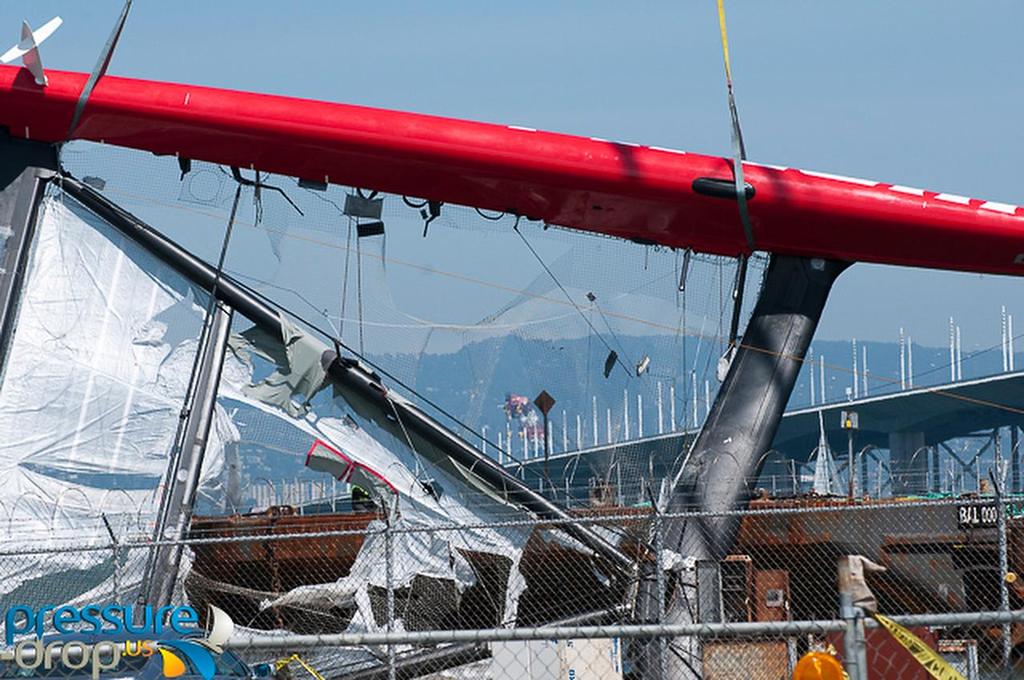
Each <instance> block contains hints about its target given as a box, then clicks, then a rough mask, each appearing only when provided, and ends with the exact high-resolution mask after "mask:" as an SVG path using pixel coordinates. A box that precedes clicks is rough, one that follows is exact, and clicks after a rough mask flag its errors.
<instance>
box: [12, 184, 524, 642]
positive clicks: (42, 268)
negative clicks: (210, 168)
mask: <svg viewBox="0 0 1024 680" xmlns="http://www.w3.org/2000/svg"><path fill="white" fill-rule="evenodd" d="M202 295H203V294H202V293H201V292H198V291H196V290H195V289H194V288H193V286H192V285H191V284H190V283H189V282H188V281H187V280H185V279H184V278H183V277H182V276H180V275H179V274H177V273H176V272H174V271H173V270H172V269H171V268H170V267H168V266H166V265H164V264H163V263H161V262H160V261H159V260H157V259H156V258H154V257H153V256H151V255H150V254H149V253H148V252H146V251H145V250H144V249H143V248H141V247H140V246H139V245H138V244H136V243H135V242H133V241H131V240H130V239H128V238H126V237H125V236H123V235H122V234H121V233H120V232H118V231H117V230H116V229H114V228H112V227H110V226H109V225H107V224H106V223H104V222H103V221H102V220H101V219H100V218H98V217H97V216H95V215H93V214H92V213H90V212H89V211H88V210H86V209H85V208H83V207H82V206H81V205H79V204H78V203H76V202H75V201H73V200H72V199H69V198H65V197H62V196H61V195H60V194H55V195H53V196H50V197H47V198H46V199H45V200H44V201H43V204H42V206H41V208H40V218H39V219H38V223H37V234H36V236H35V242H34V245H33V248H32V252H31V256H30V262H29V267H28V270H27V275H26V279H25V286H24V288H23V292H22V297H21V302H20V308H19V310H18V315H17V328H16V331H15V333H14V334H13V338H12V341H11V345H10V350H9V353H8V356H7V358H6V361H5V365H4V375H3V379H2V383H0V473H2V474H3V478H4V480H5V482H6V484H4V485H3V486H2V487H0V509H2V511H3V512H6V514H7V517H4V516H3V515H0V520H3V519H8V527H9V528H10V529H13V532H12V534H13V535H12V536H11V537H10V540H8V541H7V547H8V548H11V547H16V544H17V542H18V541H22V542H24V543H25V547H40V542H41V541H53V542H60V541H61V539H62V538H63V539H65V540H66V539H68V538H70V537H72V536H73V537H74V541H75V545H78V546H83V545H89V544H106V543H107V542H108V541H109V537H108V535H107V533H106V530H105V529H104V527H103V524H102V523H101V522H100V521H99V516H100V514H101V513H104V514H105V515H106V516H107V518H108V519H109V520H110V522H111V524H112V525H113V526H114V527H115V530H117V529H122V528H124V527H129V526H132V527H134V528H135V530H136V531H138V530H139V529H141V528H142V527H141V526H140V525H139V522H138V518H139V517H140V516H142V517H146V518H151V517H152V516H153V514H154V513H155V511H156V506H157V503H158V501H159V499H158V486H159V484H160V483H161V480H162V477H163V475H164V473H165V471H166V467H167V462H168V455H169V453H170V451H171V448H172V446H173V440H174V435H175V431H176V428H177V425H178V417H179V413H180V410H181V407H182V403H183V401H184V396H185V392H186V388H187V384H188V380H189V376H190V373H191V368H192V363H193V360H194V356H195V351H196V344H197V340H196V338H197V337H198V335H199V331H200V326H201V323H202V317H203V312H204V309H203V307H202V301H201V300H200V301H199V302H197V300H196V298H202ZM283 327H284V329H285V332H284V334H283V335H284V337H283V338H281V339H279V340H278V342H280V343H281V351H280V352H273V351H271V354H275V355H276V356H268V355H267V348H268V346H269V347H270V348H271V350H273V347H272V345H268V344H267V343H262V344H261V346H260V347H257V346H256V344H254V343H252V342H249V339H248V338H246V337H244V336H234V338H233V340H232V346H233V349H235V351H234V352H230V353H229V354H228V359H227V360H226V362H225V366H224V372H223V377H222V382H221V385H220V395H221V396H222V397H226V398H229V399H233V400H236V401H238V402H242V403H244V404H246V405H248V406H251V407H253V408H257V409H259V410H260V411H262V412H264V413H265V414H268V415H271V416H273V417H274V418H276V419H279V420H281V421H282V422H283V423H286V424H287V425H288V426H290V427H294V428H297V429H298V430H300V431H301V432H303V433H305V434H306V435H308V436H309V438H310V441H313V440H317V439H319V440H322V441H323V442H326V443H327V444H329V445H330V446H331V447H333V448H335V449H338V450H340V451H343V452H344V453H345V455H346V456H347V457H348V458H350V459H351V460H352V461H353V462H355V463H357V466H356V467H357V469H356V470H355V473H356V476H355V477H354V478H353V481H358V482H360V483H362V484H364V485H366V486H370V485H371V484H375V483H379V482H380V478H381V477H382V478H384V479H386V480H387V485H386V486H390V487H391V488H393V489H394V490H395V491H396V492H397V493H396V494H394V495H392V494H390V493H387V494H385V495H386V496H388V497H389V498H390V499H395V498H397V502H398V515H397V520H396V522H395V524H394V529H395V530H396V532H402V533H399V534H396V536H397V537H396V539H395V542H394V555H395V561H394V573H393V578H394V581H393V583H394V585H395V586H396V587H401V586H404V585H408V584H409V583H410V582H411V580H412V578H413V577H414V576H415V575H416V574H422V575H427V576H432V577H436V578H443V579H452V580H453V581H454V582H455V583H457V584H458V585H459V586H460V587H468V586H469V585H471V584H472V583H473V582H475V575H474V574H473V571H472V569H471V568H470V567H469V565H468V564H467V563H466V561H465V559H464V558H463V557H462V556H461V554H460V553H459V549H472V550H479V551H486V552H492V553H495V554H500V555H505V556H507V557H509V558H510V559H511V560H512V563H513V564H512V569H511V575H510V579H509V581H510V583H509V587H508V594H507V597H506V606H505V608H504V614H505V618H506V620H509V621H511V620H514V618H515V612H516V606H517V601H518V597H519V594H521V592H522V590H523V588H524V587H525V584H524V581H523V579H522V576H521V575H520V573H519V570H518V563H519V558H520V556H521V554H522V548H523V546H524V545H525V542H526V539H527V538H528V533H527V531H526V530H525V529H523V528H508V529H503V530H502V529H493V528H466V527H468V526H470V525H480V524H486V523H491V522H493V521H494V520H496V519H497V518H498V511H501V512H502V513H504V515H505V516H507V510H508V509H507V508H506V507H504V506H500V507H499V506H498V505H497V503H496V502H493V505H494V506H495V507H493V508H491V507H489V506H488V505H487V504H480V503H474V504H473V507H470V506H469V504H467V503H465V502H463V500H460V494H459V493H458V491H457V489H454V488H449V489H448V491H447V493H444V494H441V495H440V497H435V495H433V494H431V493H429V492H428V491H427V489H426V488H425V487H424V485H423V481H425V479H423V477H424V474H423V473H424V469H423V466H424V465H425V466H426V467H427V468H429V467H430V465H429V463H422V464H421V462H419V461H418V462H417V463H416V465H415V467H416V468H417V472H418V473H419V476H418V475H417V474H416V473H414V472H413V471H412V469H410V465H409V464H408V461H406V460H403V457H402V455H399V454H398V453H396V452H394V451H392V450H389V449H388V448H387V447H385V446H384V445H382V444H381V443H380V442H379V441H377V440H376V439H375V438H374V437H373V436H372V435H371V434H370V433H368V432H367V431H366V430H363V429H361V428H360V427H358V426H357V425H356V424H355V423H354V421H351V420H350V419H345V418H338V417H329V416H318V415H317V414H316V413H315V412H308V413H307V412H306V410H305V409H303V408H301V407H302V403H303V401H304V400H306V399H308V398H309V397H310V396H311V395H312V394H314V393H315V392H316V391H317V390H318V389H319V388H320V387H321V385H320V382H321V380H322V377H323V376H322V373H320V374H318V373H317V367H316V366H314V365H313V363H312V359H313V358H315V357H317V356H319V354H320V352H321V351H322V350H323V349H327V348H326V346H323V347H322V348H321V345H322V343H319V342H318V341H317V340H315V339H313V338H311V337H309V336H306V335H305V334H303V333H302V332H301V331H300V330H298V329H296V328H294V327H292V326H291V325H290V324H287V323H283ZM246 349H248V350H249V351H251V352H252V354H254V355H257V356H260V357H262V358H264V359H270V360H272V361H274V360H276V361H279V362H280V361H282V360H283V361H284V362H285V364H286V365H285V370H284V372H281V371H279V372H278V373H276V374H274V375H272V376H271V377H270V378H269V379H265V380H263V381H255V380H254V379H253V366H252V362H251V360H249V359H248V358H247V357H246V356H245V354H246V352H245V351H244V350H246ZM239 350H242V351H239ZM299 364H301V365H299ZM318 376H319V377H318ZM335 403H340V406H341V409H342V411H343V410H344V402H343V401H341V400H340V399H338V398H336V399H335ZM239 439H240V437H239V432H238V429H237V427H236V426H235V425H234V424H233V423H232V421H231V419H230V417H229V416H228V415H227V413H226V412H225V410H224V409H223V408H222V407H221V406H218V407H217V410H216V414H215V419H214V427H213V428H212V430H211V436H210V438H209V442H208V445H207V451H206V457H205V461H204V465H203V477H202V480H201V484H200V494H201V495H203V496H205V497H206V499H207V500H211V501H213V502H214V505H215V506H216V505H217V504H218V503H219V499H221V498H222V496H223V491H224V488H225V486H226V480H223V479H222V477H223V476H224V474H223V473H224V471H225V469H226V467H225V465H224V447H225V444H226V443H228V442H235V441H238V440H239ZM403 454H404V455H405V457H406V458H408V457H409V452H408V451H405V452H403ZM371 470H372V471H373V474H362V473H364V472H366V471H371ZM427 472H428V474H427V477H428V478H429V477H431V476H437V475H436V474H435V473H436V471H430V470H427ZM452 526H455V527H460V528H459V530H457V531H440V532H438V531H433V530H434V529H437V528H438V527H452ZM119 538H123V534H121V536H120V537H119ZM12 544H15V545H12ZM383 550H384V548H383V537H382V536H381V535H379V534H374V535H371V536H370V537H368V539H367V540H366V542H365V543H364V546H363V549H362V551H361V553H360V555H359V556H358V558H357V560H356V564H355V566H354V567H353V569H352V573H351V575H350V576H349V577H348V578H346V579H343V580H342V581H341V582H338V583H330V584H314V585H311V586H307V587H304V588H301V589H299V590H297V591H294V592H292V593H289V594H288V595H286V596H285V598H287V599H289V600H290V601H292V602H293V603H294V602H299V601H301V602H302V603H303V604H304V605H306V606H310V605H314V606H315V604H317V603H320V604H330V603H331V602H335V601H337V600H338V599H339V598H341V599H346V600H348V601H352V600H353V599H354V600H355V601H356V602H357V603H358V604H359V605H360V606H359V614H358V615H357V616H356V617H355V618H354V619H353V624H352V626H353V628H357V629H359V628H361V629H369V630H372V629H375V628H376V627H377V626H376V623H375V622H374V620H373V616H372V613H371V612H370V608H369V598H368V596H367V588H368V587H369V586H371V585H375V586H380V587H384V586H385V569H384V568H383ZM143 552H145V551H134V552H133V566H134V567H136V568H133V569H129V570H121V571H120V573H119V574H118V576H117V577H116V578H115V577H108V578H106V579H103V580H101V581H100V582H94V583H86V582H85V581H83V583H82V586H83V590H88V589H89V588H91V590H89V591H88V593H74V592H66V591H65V592H61V593H59V597H58V593H54V597H53V598H52V599H53V601H54V602H55V603H56V602H59V601H67V600H71V599H74V598H76V597H82V596H85V595H86V594H87V595H89V596H95V595H99V594H101V593H105V594H109V595H110V596H111V597H117V595H116V592H120V593H122V594H123V593H125V592H129V591H131V590H133V589H134V588H135V587H137V585H138V583H137V575H138V574H139V573H141V568H138V567H140V566H141V562H139V560H141V559H142V553H143ZM135 553H137V554H135ZM108 559H109V555H108V554H107V553H106V551H93V552H87V551H86V552H65V553H57V554H54V555H48V556H47V558H46V559H45V560H25V561H24V565H23V566H21V567H20V571H19V572H18V573H12V572H11V570H10V568H8V569H7V570H5V574H4V579H3V583H2V584H0V596H2V595H4V594H7V593H10V592H12V591H13V590H14V589H15V588H17V587H18V586H19V585H22V584H24V583H25V582H26V581H28V580H31V579H36V578H39V577H45V576H47V575H49V574H57V573H60V572H62V571H66V570H69V569H79V570H85V569H89V568H92V567H95V566H96V565H97V564H100V563H101V562H104V561H106V560H108ZM185 562H186V563H188V562H189V560H188V558H187V556H186V560H185Z"/></svg>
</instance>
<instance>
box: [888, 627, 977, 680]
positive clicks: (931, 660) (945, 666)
mask: <svg viewBox="0 0 1024 680" xmlns="http://www.w3.org/2000/svg"><path fill="white" fill-rule="evenodd" d="M874 617H875V621H878V623H880V624H881V625H882V627H883V628H885V629H886V630H887V631H889V634H890V635H892V636H893V638H894V639H895V640H896V642H898V643H900V644H901V645H903V647H904V648H905V649H906V650H907V651H908V652H910V654H911V655H912V656H913V657H914V658H915V659H917V662H918V663H919V664H921V666H922V667H923V668H924V669H925V670H926V671H928V674H929V675H930V676H932V677H933V678H936V679H937V680H966V678H964V676H962V675H960V673H959V672H958V671H957V670H956V669H955V668H953V667H952V666H950V665H949V663H947V662H946V660H945V659H943V658H942V657H941V656H939V655H938V654H937V653H936V652H935V650H933V649H932V648H931V647H929V646H928V645H926V644H925V643H924V641H923V640H922V639H921V638H919V637H917V636H916V635H914V634H913V633H911V632H910V631H909V630H907V629H906V628H904V627H903V626H901V625H900V624H898V623H896V622H895V621H893V620H892V619H889V618H886V617H884V616H882V615H881V614H875V615H874Z"/></svg>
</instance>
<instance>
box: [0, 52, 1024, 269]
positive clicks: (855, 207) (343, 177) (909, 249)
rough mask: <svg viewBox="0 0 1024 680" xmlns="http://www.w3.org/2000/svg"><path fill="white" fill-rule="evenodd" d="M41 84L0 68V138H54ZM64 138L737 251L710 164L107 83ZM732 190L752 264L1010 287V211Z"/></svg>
mask: <svg viewBox="0 0 1024 680" xmlns="http://www.w3.org/2000/svg"><path fill="white" fill-rule="evenodd" d="M48 74H49V78H50V84H49V86H48V87H46V88H42V87H40V86H38V85H36V84H35V82H34V81H33V80H32V78H31V76H30V74H29V73H28V72H27V71H24V70H22V69H18V68H15V67H0V126H3V127H6V128H7V129H8V130H9V132H10V134H11V135H12V136H14V137H24V138H29V139H34V140H38V141H47V142H58V141H63V140H64V139H65V138H66V137H67V132H68V127H69V125H70V121H71V117H72V113H73V111H74V108H75V105H76V103H77V101H78V97H79V93H80V92H81V89H82V86H83V85H84V83H85V81H86V77H87V76H86V75H85V74H82V73H68V72H59V71H49V72H48ZM73 137H74V138H77V139H87V140H92V141H98V142H105V143H107V144H116V145H120V146H125V147H130V148H134V149H140V150H144V151H151V152H154V153H157V154H177V155H181V156H183V157H186V158H192V159H197V160H205V161H211V162H215V163H221V164H225V165H233V166H238V167H242V168H255V169H259V170H264V171H267V172H274V173H281V174H286V175H292V176H296V177H300V178H303V179H307V180H314V181H328V182H332V183H335V184H343V185H350V186H358V187H364V188H367V189H377V190H380V191H387V192H391V193H398V194H405V195H409V196H416V197H420V198H430V199H434V200H440V201H445V202H448V203H457V204H462V205H470V206H474V207H478V208H484V209H491V210H502V211H508V212H512V213H515V214H519V215H522V216H524V217H530V218H536V219H541V220H545V221H547V222H549V223H551V224H556V225H561V226H565V227H571V228H575V229H582V230H587V231H593V232H600V233H604V234H608V235H612V236H618V237H622V238H627V239H635V240H639V241H642V242H650V243H656V244H659V245H664V246H670V247H679V248H682V247H690V248H693V249H695V250H698V251H702V252H708V253H715V254H722V255H736V254H738V253H741V252H744V251H746V250H747V244H746V239H745V237H744V235H743V230H742V227H741V225H740V221H739V217H738V214H737V209H736V204H735V200H734V199H732V198H730V196H729V192H730V191H731V181H732V168H731V161H729V160H727V159H724V158H718V157H711V156H702V155H698V154H689V153H684V152H682V151H675V150H670V149H660V148H656V147H648V146H639V145H634V144H627V143H622V142H611V141H606V140H600V139H593V138H590V139H587V138H583V137H574V136H571V135H562V134H554V133H549V132H541V131H535V130H531V129H525V128H519V127H510V126H501V125H491V124H485V123H475V122H469V121H462V120H455V119H448V118H440V117H436V116H426V115H421V114H414V113H402V112H397V111H386V110H381V109H373V108H367V107H360V106H349V105H344V104H331V103H326V102H317V101H309V100H302V99H294V98H290V97H279V96H272V95H262V94H251V93H245V92H235V91H232V90H222V89H214V88H208V87H196V86H192V85H178V84H171V83H160V82H150V81H144V80H134V79H129V78H117V77H113V76H105V77H104V78H103V79H102V80H101V81H100V82H99V83H98V85H97V86H96V89H95V90H94V91H93V93H92V95H91V97H90V99H89V102H88V105H87V106H86V109H85V112H84V114H83V116H82V119H81V122H80V124H79V126H78V128H77V130H76V131H75V133H74V135H73ZM744 174H745V175H746V179H747V181H748V182H749V184H751V185H752V186H753V189H754V193H753V197H752V198H751V200H750V213H751V219H752V222H753V229H754V237H755V242H756V247H757V249H759V250H766V251H770V252H776V253H786V254H792V255H803V256H817V257H828V258H836V259H845V260H854V261H865V262H879V263H885V264H894V265H909V266H921V267H934V268H940V269H957V270H965V271H975V272H987V273H996V274H1013V275H1019V274H1021V273H1024V264H1022V263H1021V262H1022V261H1024V214H1022V213H1021V209H1020V208H1018V207H1017V206H1014V205H1007V204H1003V203H997V202H992V201H984V200H978V199H972V198H966V197H961V196H955V195H950V194H943V193H937V192H932V191H923V190H919V189H914V188H910V187H901V186H894V185H891V184H885V183H881V182H873V181H866V180H859V179H852V178H845V177H838V176H834V175H827V174H823V173H813V172H808V171H802V170H796V169H787V168H778V167H772V166H764V165H759V164H756V163H746V164H744ZM716 180H717V181H718V183H717V184H716V182H715V181H716ZM695 183H696V184H695ZM695 187H696V188H695ZM716 194H718V195H716Z"/></svg>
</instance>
